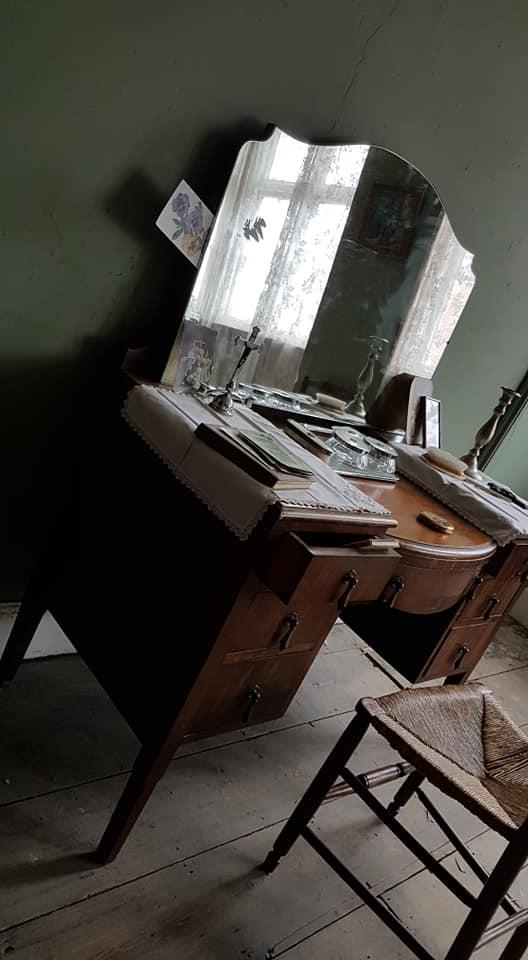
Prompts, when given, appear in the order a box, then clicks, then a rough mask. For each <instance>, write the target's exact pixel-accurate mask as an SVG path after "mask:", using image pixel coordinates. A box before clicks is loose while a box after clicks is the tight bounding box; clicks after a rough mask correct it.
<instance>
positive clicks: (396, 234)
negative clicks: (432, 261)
mask: <svg viewBox="0 0 528 960" xmlns="http://www.w3.org/2000/svg"><path fill="white" fill-rule="evenodd" d="M423 197H424V190H413V189H409V188H407V187H402V186H397V185H395V184H387V183H375V184H374V185H373V187H372V189H371V190H370V192H369V194H368V197H367V201H366V204H365V213H364V216H363V221H362V223H361V227H360V229H359V235H358V242H359V243H360V244H361V245H362V246H363V247H368V248H369V249H370V250H374V251H375V253H378V254H380V255H381V256H384V257H392V258H393V259H394V260H406V259H407V256H408V254H409V250H410V249H411V246H412V243H413V240H414V232H415V227H416V220H417V219H418V213H419V212H420V207H421V205H422V200H423Z"/></svg>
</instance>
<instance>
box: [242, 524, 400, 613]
mask: <svg viewBox="0 0 528 960" xmlns="http://www.w3.org/2000/svg"><path fill="white" fill-rule="evenodd" d="M398 562H399V554H398V553H397V552H396V551H395V550H392V549H388V550H381V549H380V551H379V553H376V552H375V551H373V550H369V552H368V553H366V552H362V551H361V550H358V549H355V548H353V547H339V546H324V545H320V544H313V543H309V542H308V541H307V540H306V539H304V538H303V537H302V535H300V534H296V533H288V534H286V535H285V536H284V537H281V538H280V540H278V541H277V543H276V544H275V545H274V547H273V549H272V550H271V551H270V553H269V554H268V556H267V557H265V558H264V560H263V561H262V565H261V567H260V568H259V576H260V577H261V578H262V580H263V581H264V582H265V583H266V584H267V586H268V587H270V589H271V590H273V591H274V593H276V594H277V596H278V597H280V598H281V600H283V601H284V602H285V603H290V602H291V603H297V604H302V603H303V602H313V601H314V600H315V599H318V600H320V601H322V602H323V603H335V604H336V605H337V607H339V606H341V605H343V603H344V602H345V601H346V602H350V603H368V602H370V601H372V600H376V599H377V598H378V597H379V595H380V593H381V591H382V590H383V588H384V587H385V584H386V583H387V580H388V579H389V577H390V575H391V572H392V571H393V570H394V569H395V568H396V565H397V564H398Z"/></svg>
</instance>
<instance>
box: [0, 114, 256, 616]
mask: <svg viewBox="0 0 528 960" xmlns="http://www.w3.org/2000/svg"><path fill="white" fill-rule="evenodd" d="M265 129H266V127H265V126H264V125H263V124H261V123H259V122H258V121H256V120H255V119H252V118H248V119H246V120H243V121H241V123H240V124H238V125H237V126H236V127H233V128H232V129H230V130H221V131H212V132H210V133H208V134H207V135H206V136H204V137H203V138H202V139H201V140H200V141H198V142H197V143H196V145H195V146H194V147H193V148H191V149H190V152H189V158H188V161H187V163H186V164H185V165H184V168H183V169H179V170H175V171H174V178H173V182H171V183H168V184H166V189H165V190H164V191H160V190H159V189H158V188H157V187H155V186H154V185H153V184H152V183H151V181H150V180H149V178H148V177H147V176H145V174H144V173H142V172H141V171H139V170H136V171H132V172H131V173H129V174H128V176H127V177H126V178H125V179H124V180H123V181H122V182H121V183H120V184H118V185H117V186H114V187H113V188H112V189H110V190H109V191H108V193H107V195H106V196H104V197H103V198H101V205H102V206H103V209H104V212H105V214H106V215H107V216H109V217H111V218H112V220H113V221H114V222H115V223H117V224H118V225H119V226H120V228H121V229H123V230H125V231H126V232H127V233H128V234H129V235H131V236H132V237H133V239H134V243H135V245H136V246H137V248H138V250H139V254H140V255H139V258H138V260H139V265H136V267H135V270H134V273H133V275H131V276H132V279H131V284H130V291H129V293H128V295H127V297H126V299H125V302H124V303H121V304H120V306H119V307H118V308H117V309H116V308H115V307H113V308H112V310H111V311H110V313H109V315H108V316H107V317H106V319H105V318H101V322H100V324H99V329H100V330H101V331H102V334H101V336H100V337H98V338H91V339H87V340H85V341H84V342H83V343H82V344H81V345H80V347H79V348H78V349H77V350H76V351H75V352H70V353H68V354H64V355H62V356H55V357H51V358H50V357H46V358H42V357H34V356H31V357H24V356H21V357H17V358H15V359H10V360H9V361H7V360H0V403H1V409H2V417H1V422H2V423H3V426H4V430H3V438H2V439H3V448H2V449H3V453H4V475H3V481H4V482H3V508H4V509H3V529H2V533H3V536H2V543H3V545H4V563H3V565H2V569H1V570H0V601H5V600H9V601H12V600H16V599H17V598H19V597H20V596H21V594H22V592H23V589H24V585H25V583H26V582H27V578H28V576H29V574H30V572H31V569H32V567H33V564H34V561H35V558H36V555H37V551H38V547H39V544H40V543H41V542H42V539H43V538H44V537H47V536H53V528H54V525H55V524H56V522H57V518H58V517H59V516H60V513H61V512H63V511H64V506H65V503H67V500H68V497H69V493H70V490H71V463H72V457H73V456H74V451H75V450H78V449H79V448H81V449H82V442H83V436H84V434H85V433H86V432H87V431H88V432H90V431H92V430H97V429H99V428H100V426H101V425H103V424H105V423H107V422H108V420H111V419H112V415H113V414H118V411H119V392H120V388H121V378H120V376H119V369H120V366H121V363H122V360H123V357H124V354H125V351H126V349H127V348H128V347H140V346H144V345H146V344H152V345H153V349H152V350H151V351H150V353H149V355H148V359H149V364H150V366H149V369H148V370H147V369H145V370H144V371H143V372H144V375H145V376H149V375H150V376H152V377H153V378H155V377H156V376H159V374H160V373H161V370H162V369H163V365H164V362H165V360H166V358H167V356H168V351H169V349H170V345H171V343H172V341H173V339H174V336H175V334H176V331H177V328H178V325H179V322H180V319H181V316H182V314H183V310H184V308H185V304H186V302H187V299H188V297H189V293H190V290H191V287H192V284H193V282H194V279H195V276H196V270H195V268H194V267H193V266H192V265H191V264H190V263H189V262H188V261H187V260H186V259H185V258H184V257H183V256H182V255H181V254H180V253H179V252H178V251H177V250H176V249H175V248H174V247H173V246H172V244H171V243H170V242H169V241H168V240H167V238H166V237H164V236H163V235H162V234H161V233H160V231H159V230H158V229H157V228H156V226H155V221H156V218H157V216H158V214H159V212H160V210H161V208H162V207H163V205H164V203H165V202H166V200H167V197H168V196H169V195H170V192H171V190H172V189H173V188H174V186H176V184H177V183H178V181H179V180H180V179H182V178H183V179H186V180H187V181H188V182H189V183H190V184H191V185H192V186H193V188H194V189H195V190H196V192H197V193H198V194H199V195H200V196H202V197H203V199H204V202H205V203H206V204H207V205H208V206H209V207H210V208H211V209H212V210H213V212H214V211H215V210H216V209H217V207H218V204H219V202H220V199H221V197H222V193H223V191H224V189H225V186H226V183H227V180H228V178H229V174H230V172H231V169H232V167H233V164H234V161H235V158H236V155H237V153H238V150H239V149H240V147H241V145H242V144H243V142H244V141H245V140H247V139H253V138H260V137H262V136H263V134H264V132H265ZM36 346H37V348H38V344H37V345H36Z"/></svg>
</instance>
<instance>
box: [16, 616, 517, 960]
mask: <svg viewBox="0 0 528 960" xmlns="http://www.w3.org/2000/svg"><path fill="white" fill-rule="evenodd" d="M475 675H476V676H480V677H485V678H486V682H487V683H489V685H490V687H491V688H492V689H493V690H494V691H495V692H496V693H497V694H498V695H499V697H500V698H501V699H502V700H503V702H504V703H505V705H506V707H507V708H508V710H509V711H510V713H511V715H512V716H513V717H514V719H516V720H517V722H518V723H520V724H521V725H525V724H527V725H528V696H527V695H528V635H527V634H526V632H525V631H523V630H522V628H519V627H518V626H517V625H516V624H515V623H514V622H513V621H511V622H510V623H509V624H508V625H507V626H506V627H505V628H503V629H502V631H501V633H500V634H499V637H498V639H497V642H496V643H495V644H494V645H493V648H492V650H491V651H490V652H489V653H488V655H487V656H486V658H485V659H484V660H483V661H482V662H481V664H480V666H479V669H478V670H477V671H476V673H475ZM400 682H401V678H398V677H397V676H396V675H394V673H392V672H390V671H388V672H384V670H382V669H380V668H379V666H377V665H376V663H375V662H374V658H373V657H372V655H371V654H370V653H369V651H368V648H366V647H364V645H363V644H361V643H360V642H359V641H357V639H355V638H354V636H353V634H351V632H350V631H349V630H348V629H347V628H345V627H343V626H339V625H338V626H336V627H335V628H334V630H333V632H332V634H331V637H330V639H329V641H328V644H327V645H326V646H325V648H324V653H323V654H321V655H320V656H319V657H318V659H317V661H316V663H315V664H314V666H313V668H312V670H311V671H310V673H309V674H308V676H307V678H306V680H305V682H304V685H303V687H302V688H301V691H300V693H299V695H298V697H297V698H296V700H295V702H294V704H293V705H292V707H291V708H290V710H289V711H288V713H287V715H286V716H285V717H283V718H282V719H281V720H280V721H277V722H274V723H271V724H266V725H262V726H260V727H253V728H251V729H250V730H248V731H247V732H246V733H245V734H244V733H240V734H230V735H226V736H223V737H221V738H217V739H216V740H214V741H211V740H210V741H203V742H200V743H198V744H190V745H188V746H187V747H186V748H185V749H182V750H181V751H180V752H179V753H178V754H177V756H176V757H175V758H174V760H173V762H172V764H171V765H170V767H169V770H168V772H167V774H166V776H165V777H164V779H163V780H162V782H161V783H160V785H159V786H158V788H157V790H156V791H155V794H154V796H153V798H152V800H151V801H150V803H149V804H148V806H147V808H146V809H145V811H144V814H143V816H142V817H141V819H140V821H139V823H138V825H137V826H136V828H135V830H134V832H133V834H132V836H131V838H130V839H129V841H128V843H127V845H126V847H125V849H124V850H123V852H122V854H121V856H120V857H119V858H118V859H117V861H116V862H115V863H114V864H112V865H110V866H109V867H104V868H102V867H98V866H96V865H95V864H94V862H93V861H92V860H91V859H90V856H89V854H90V851H92V850H93V849H94V847H95V845H96V843H97V841H98V839H99V836H100V834H101V832H102V830H103V828H104V826H105V823H106V821H107V819H108V817H109V815H110V812H111V810H112V807H113V805H114V803H115V802H116V799H117V797H118V796H119V793H120V791H121V789H122V786H123V783H124V780H125V777H126V772H127V770H128V769H129V767H130V764H131V762H132V760H133V757H134V755H135V751H136V749H137V745H136V741H135V738H134V736H133V735H132V734H131V733H130V732H129V730H128V728H127V727H126V725H125V724H124V722H123V721H122V720H121V719H120V717H119V716H118V715H117V713H116V711H115V710H114V708H113V707H112V705H111V704H110V703H109V701H108V699H107V698H106V696H105V694H104V693H103V691H102V690H101V689H100V688H99V687H98V685H97V684H96V682H95V681H94V680H93V678H92V677H91V675H90V674H89V672H88V671H87V669H86V668H85V667H84V666H83V664H82V662H81V661H80V660H79V658H78V657H75V656H68V657H58V658H52V659H50V660H43V661H38V660H37V661H35V660H34V661H29V662H26V663H25V664H24V665H23V667H22V668H21V670H20V672H19V674H18V677H17V679H16V681H15V682H14V683H13V684H12V686H11V687H10V688H8V689H7V690H4V691H1V692H0V957H1V956H3V955H5V956H9V955H10V954H13V956H14V957H16V958H18V960H30V958H31V960H63V958H64V960H109V958H112V960H119V958H130V960H140V958H141V960H144V958H154V960H168V958H170V960H183V958H185V960H212V958H214V960H233V958H240V960H272V958H276V957H282V956H284V957H286V958H288V960H315V958H317V960H321V958H325V960H341V958H343V960H344V958H347V960H393V958H394V960H398V958H402V960H403V958H408V957H410V956H411V955H410V954H409V953H408V951H407V950H405V948H403V947H402V946H401V945H400V944H399V941H397V940H396V939H395V938H394V937H393V936H392V934H390V933H389V932H388V931H386V930H385V928H384V927H383V926H382V925H381V924H380V923H379V921H377V920H376V919H375V918H374V917H372V916H371V914H370V913H369V911H368V910H367V909H366V908H364V907H362V906H361V904H360V903H359V901H358V900H357V899H356V898H355V897H354V895H352V894H351V893H350V892H349V891H348V889H347V888H346V887H345V886H343V884H342V883H341V881H339V879H338V878H337V877H335V876H334V875H333V874H331V873H330V872H329V871H328V869H327V868H326V866H325V865H324V864H323V863H322V861H320V860H319V858H317V856H316V855H315V854H314V853H313V852H312V851H311V850H310V849H309V848H308V847H307V846H305V845H304V844H303V843H302V841H299V842H298V843H297V844H296V846H295V847H294V849H293V851H292V853H291V854H290V856H289V857H288V858H287V859H286V860H285V861H284V863H283V864H281V866H280V867H279V868H278V870H277V871H276V872H275V873H274V874H273V875H272V876H271V877H265V876H264V875H263V874H261V873H260V872H259V871H258V870H257V867H258V864H259V863H260V862H261V861H262V859H263V858H264V856H265V854H266V852H267V850H268V849H269V847H270V846H271V844H272V842H273V839H274V837H275V836H276V834H277V832H278V830H279V827H280V824H281V823H282V822H283V821H284V819H285V818H286V817H287V816H288V814H289V813H290V811H291V809H292V806H293V804H294V803H295V801H296V800H297V799H298V797H299V795H300V794H301V793H302V791H303V790H304V788H305V786H306V784H307V783H308V781H309V780H310V778H311V776H312V775H313V773H314V772H315V771H316V769H317V768H318V766H319V764H320V763H321V761H322V759H323V758H324V757H325V756H326V754H327V753H328V751H329V750H330V748H331V746H332V745H333V743H334V742H335V739H336V737H337V736H338V735H339V733H340V731H341V730H342V729H343V728H344V726H345V725H346V723H347V722H348V721H349V720H350V717H351V713H352V711H353V708H354V704H355V702H356V701H357V699H358V698H359V697H361V696H363V695H365V694H367V693H368V694H371V695H374V696H376V695H380V694H382V693H388V692H390V691H391V690H394V689H396V687H397V685H398V684H399V683H400ZM392 756H393V754H392V752H391V751H390V750H389V748H388V747H387V746H386V745H385V744H384V743H383V742H382V741H380V740H379V739H378V738H377V737H376V735H375V734H372V735H371V736H369V737H368V738H367V739H366V740H365V742H364V745H363V746H362V748H361V756H359V757H358V761H357V762H358V769H359V768H361V769H367V768H369V767H373V766H377V765H380V764H381V763H384V762H386V761H388V760H390V759H391V758H392ZM386 789H388V791H389V792H390V791H391V788H390V787H389V788H386ZM392 789H394V788H392ZM440 806H441V807H442V808H443V809H444V810H445V811H446V812H447V813H448V814H449V816H450V818H451V821H452V822H453V824H454V825H456V826H457V827H458V830H459V832H460V833H461V834H462V835H463V836H464V837H465V838H466V839H467V840H471V846H472V848H473V849H474V850H475V852H477V854H478V855H479V856H480V857H481V859H482V860H483V862H484V863H485V864H487V865H489V866H491V865H492V864H493V862H494V859H495V858H496V856H497V854H498V852H499V850H500V849H501V846H502V841H500V840H498V839H496V838H495V837H494V836H493V834H491V833H490V832H489V831H487V830H486V829H485V828H484V827H483V825H482V824H481V823H480V822H479V821H478V820H476V819H475V818H474V817H472V816H470V815H469V814H467V813H466V812H465V811H464V810H462V809H461V808H460V807H458V806H457V805H456V804H454V803H452V802H451V801H447V800H444V799H442V800H440ZM404 820H405V822H406V823H407V824H412V826H413V830H414V832H415V833H416V835H417V836H418V837H419V838H420V839H421V840H422V842H424V843H425V844H426V845H427V847H428V848H429V849H430V850H433V851H434V852H435V855H436V856H438V857H439V858H440V857H441V858H443V859H445V862H446V863H447V864H448V865H450V866H451V867H452V869H453V870H454V871H455V872H456V873H457V874H458V875H460V873H459V872H460V871H462V872H463V873H464V874H466V869H465V867H464V866H463V864H461V863H460V861H459V858H458V857H457V856H456V855H454V854H453V852H452V848H451V847H450V845H449V844H447V843H445V842H444V840H443V837H442V835H441V834H440V833H439V831H438V829H437V828H436V826H435V825H434V824H433V823H431V822H430V821H429V820H428V818H427V816H426V815H425V813H424V812H423V811H422V809H421V808H420V807H419V805H418V804H416V803H411V804H410V805H409V807H408V808H407V810H406V811H405V814H404ZM316 829H317V830H320V831H321V833H322V835H323V836H324V837H325V839H327V840H328V842H329V843H330V845H334V846H335V848H336V849H337V850H338V851H339V853H340V855H341V856H342V857H343V859H345V861H346V862H347V863H348V864H350V865H351V867H352V869H355V870H356V871H357V872H358V874H360V875H361V876H362V878H364V879H366V880H367V881H368V883H369V884H370V886H371V887H372V889H373V890H374V891H375V892H376V893H377V894H378V895H379V896H381V897H383V898H384V899H385V900H386V902H387V903H389V904H390V906H391V907H392V909H393V910H395V911H396V913H397V914H398V915H399V916H400V917H401V918H402V920H403V921H404V922H405V923H406V924H407V925H408V926H409V927H410V928H411V929H412V930H413V931H414V932H415V933H416V934H417V935H418V936H419V937H420V938H421V939H422V940H424V942H425V943H426V944H427V945H428V946H429V948H430V949H431V950H433V952H436V953H437V954H438V955H439V956H441V955H442V952H443V951H444V950H445V948H446V945H447V943H448V941H449V935H450V933H451V934H452V930H453V926H452V925H454V924H456V923H457V922H460V921H461V919H462V916H463V908H460V907H459V905H458V903H457V902H456V901H454V899H453V898H452V897H451V896H450V895H449V894H448V893H445V892H444V890H443V889H439V887H438V885H437V884H436V882H435V881H433V880H431V879H430V878H429V876H428V874H426V873H425V872H424V871H423V869H422V868H421V866H420V865H419V864H418V863H417V862H416V861H415V860H414V859H413V858H412V856H411V855H410V854H409V853H408V852H407V851H405V850H404V849H402V848H401V847H400V846H399V845H398V844H397V842H396V841H395V840H394V839H393V838H392V837H391V836H390V834H389V833H388V831H387V830H386V829H385V828H384V827H382V826H381V824H379V823H378V822H377V821H376V820H375V819H374V818H373V816H372V815H371V814H370V813H369V812H368V811H365V810H364V809H363V808H361V806H359V805H358V803H357V801H355V800H354V799H352V798H346V799H342V800H339V801H336V802H335V803H332V804H328V805H327V806H325V807H324V808H323V810H322V811H321V814H320V815H319V817H318V818H317V821H316ZM463 879H464V882H466V883H467V884H468V885H471V878H470V876H469V875H467V874H466V876H465V877H464V878H463ZM523 888H524V889H523ZM515 892H516V894H517V895H518V897H519V899H521V900H523V902H524V903H525V904H528V873H527V872H526V871H525V872H524V873H523V874H522V875H521V878H520V882H519V883H518V885H517V890H516V891H515ZM498 952H499V950H498V948H497V945H493V946H491V947H490V948H488V949H487V950H483V951H482V952H481V953H480V954H479V956H481V957H483V958H485V960H490V958H492V957H496V956H497V955H498Z"/></svg>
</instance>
